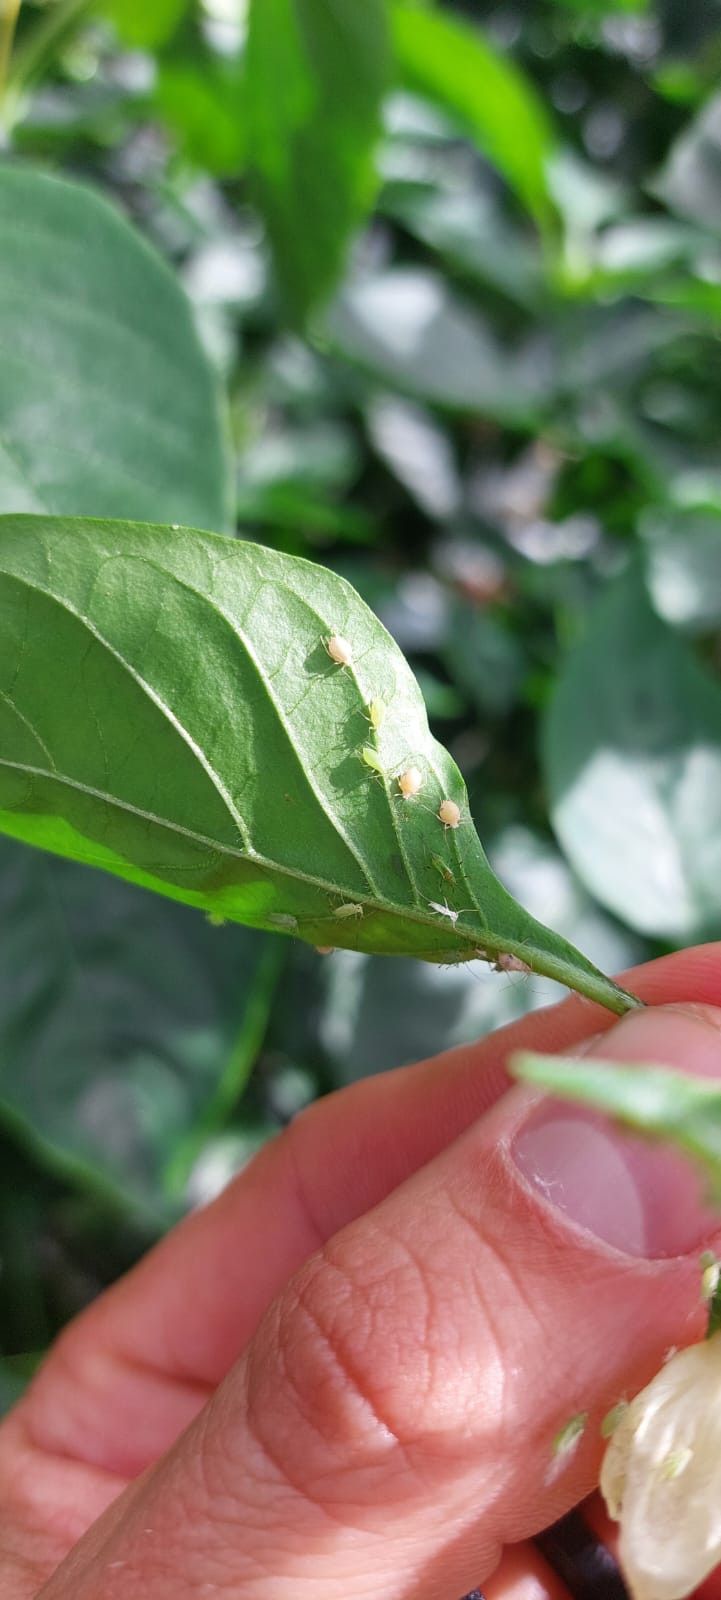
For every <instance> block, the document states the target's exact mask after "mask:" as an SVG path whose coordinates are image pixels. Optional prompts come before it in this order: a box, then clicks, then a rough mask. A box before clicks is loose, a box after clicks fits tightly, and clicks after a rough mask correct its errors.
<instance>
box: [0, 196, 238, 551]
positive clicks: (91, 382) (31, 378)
mask: <svg viewBox="0 0 721 1600" xmlns="http://www.w3.org/2000/svg"><path fill="white" fill-rule="evenodd" d="M0 349H2V376H1V378H0V506H1V507H2V509H3V510H4V511H52V512H61V513H66V514H71V515H75V514H83V513H87V512H90V511H92V512H93V513H94V514H95V515H98V516H133V517H138V518H147V519H149V520H151V519H156V520H162V521H168V522H171V521H183V522H200V523H203V524H206V525H208V526H210V527H217V528H225V527H227V525H228V517H229V499H230V488H229V471H228V462H227V460H226V450H225V442H224V437H223V429H222V426H221V420H220V407H219V399H218V393H217V390H216V385H215V380H214V378H213V376H212V374H211V372H210V369H209V367H208V363H207V360H206V358H205V355H204V354H203V351H202V349H201V346H200V342H199V340H198V337H197V334H196V332H195V330H194V327H193V322H192V317H191V312H190V307H189V305H188V302H187V300H186V299H185V296H184V295H183V293H182V291H181V289H180V288H179V286H178V284H177V283H176V281H175V279H174V277H173V276H172V274H171V273H170V272H169V271H168V268H167V267H166V266H165V265H164V263H163V262H162V261H161V259H160V257H158V256H156V255H155V253H154V252H153V251H152V250H150V249H149V248H148V246H147V245H146V244H145V243H144V242H143V240H142V239H140V238H139V237H138V236H137V235H136V234H135V233H134V232H133V230H132V229H131V228H129V227H128V225H127V223H126V222H124V221H123V219H122V217H121V216H120V215H119V214H118V213H117V212H116V211H115V210H114V209H113V208H112V207H111V206H109V205H108V204H107V203H106V201H105V200H102V199H100V198H99V197H98V196H97V195H96V194H94V193H93V192H92V190H90V189H86V188H82V187H81V186H80V185H79V184H75V183H66V182H64V181H62V180H60V179H58V178H54V177H49V176H48V175H47V174H45V173H42V172H36V171H33V170H28V169H27V168H25V167H15V166H11V165H7V164H6V165H4V166H0Z"/></svg>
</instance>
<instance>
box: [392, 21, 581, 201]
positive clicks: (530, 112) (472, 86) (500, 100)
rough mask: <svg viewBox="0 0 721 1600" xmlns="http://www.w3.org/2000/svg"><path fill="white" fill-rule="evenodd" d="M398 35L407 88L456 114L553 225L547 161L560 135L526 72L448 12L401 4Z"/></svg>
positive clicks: (515, 186)
mask: <svg viewBox="0 0 721 1600" xmlns="http://www.w3.org/2000/svg"><path fill="white" fill-rule="evenodd" d="M393 35H394V39H395V47H396V55H397V58H398V64H399V67H400V71H401V73H402V75H403V77H404V79H405V81H406V83H407V84H408V86H409V87H410V88H412V89H415V90H417V91H419V92H420V93H421V94H424V95H427V96H428V97H429V99H431V100H434V101H436V102H437V103H438V104H439V105H440V106H442V107H443V109H444V110H445V111H450V112H452V113H453V115H454V116H456V117H457V118H458V120H459V122H460V123H461V125H462V126H463V128H464V130H465V131H466V132H467V133H468V134H469V135H470V137H471V138H473V139H475V140H476V141H477V143H478V145H479V146H480V148H481V150H482V151H483V153H484V155H486V156H487V157H488V160H489V161H490V162H492V164H493V165H494V166H495V167H497V169H498V171H499V172H501V173H502V174H503V176H504V177H505V178H506V179H507V181H508V183H509V184H510V185H511V187H512V188H513V189H515V190H516V193H517V194H518V195H519V196H520V198H521V200H523V201H524V203H525V205H526V206H527V207H528V209H529V211H531V212H532V213H533V214H534V216H536V217H537V218H539V219H540V220H548V218H549V217H550V215H551V213H552V210H553V207H552V202H551V199H550V193H549V188H548V182H547V175H546V163H547V161H548V159H549V157H550V155H551V154H552V152H553V149H554V146H555V136H554V132H553V128H552V125H551V122H550V119H549V117H548V114H547V112H546V108H545V106H544V104H543V101H542V100H541V99H540V97H539V96H538V95H537V93H536V90H535V88H534V86H533V84H532V82H531V81H530V79H528V78H526V77H525V75H524V73H523V71H522V69H521V68H520V67H519V66H517V65H516V63H515V62H513V61H511V60H510V59H509V57H508V56H507V55H501V54H500V52H499V51H496V50H494V49H493V47H492V46H491V45H490V44H489V43H488V41H487V40H486V39H485V38H484V36H483V34H482V33H481V32H480V31H479V29H478V28H475V27H472V26H470V25H469V24H468V23H466V22H464V21H462V20H460V19H459V18H457V17H455V16H452V15H451V14H450V13H449V12H447V11H446V12H444V11H435V10H432V9H428V10H426V9H425V7H419V6H415V5H405V4H403V3H397V4H396V5H395V7H394V9H393Z"/></svg>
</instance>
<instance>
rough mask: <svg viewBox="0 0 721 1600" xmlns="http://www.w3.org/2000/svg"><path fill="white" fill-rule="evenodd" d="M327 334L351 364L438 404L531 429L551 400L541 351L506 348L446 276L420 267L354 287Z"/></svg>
mask: <svg viewBox="0 0 721 1600" xmlns="http://www.w3.org/2000/svg"><path fill="white" fill-rule="evenodd" d="M327 328H328V333H329V336H330V339H331V341H332V343H333V345H334V346H335V348H337V349H338V350H339V351H340V352H341V353H342V354H343V355H344V356H345V358H346V359H347V360H351V361H357V362H358V363H359V365H361V366H362V367H364V368H366V369H367V370H369V371H370V372H372V373H373V374H374V375H376V376H377V377H378V378H380V379H382V381H383V383H384V384H386V385H388V386H390V387H394V388H398V389H403V390H406V391H409V392H410V393H411V394H413V395H415V396H417V397H418V398H419V399H421V400H426V401H429V402H433V403H435V404H436V405H441V406H446V407H448V408H449V409H452V410H457V411H476V412H479V413H480V414H481V415H484V416H490V417H498V418H502V419H503V420H505V421H508V422H513V423H518V424H520V423H526V424H528V425H530V424H531V421H532V420H533V419H534V418H535V417H536V416H537V414H538V411H539V408H540V407H541V405H542V404H543V402H544V401H545V399H546V398H547V390H548V376H549V375H548V371H547V367H546V364H545V362H544V358H543V351H542V350H539V349H538V348H537V347H534V348H533V349H532V350H531V349H523V348H522V349H521V350H520V351H519V352H516V351H513V350H505V349H504V348H503V347H502V346H501V345H500V344H499V342H498V340H497V339H496V338H495V336H494V334H493V333H492V332H491V329H490V328H489V327H488V326H487V324H486V323H485V322H484V321H483V319H482V318H481V317H480V316H479V315H478V314H477V313H476V312H475V311H473V310H472V309H471V308H470V307H469V306H467V305H466V304H465V303H464V302H463V301H462V300H461V299H460V298H459V297H457V296H455V295H454V294H453V292H452V290H451V289H449V287H448V285H447V284H446V283H445V282H444V280H443V278H441V277H440V276H438V275H437V274H436V273H433V272H429V271H427V270H426V269H424V268H421V267H417V268H413V267H397V268H395V269H394V270H392V271H389V272H383V273H379V274H377V275H376V276H374V277H370V278H366V279H362V280H359V281H357V282H355V283H351V284H349V285H348V286H347V287H346V288H345V289H344V291H343V293H342V294H341V295H340V297H339V298H338V300H337V301H336V302H335V304H334V305H333V307H332V308H331V310H330V312H329V314H328V317H327Z"/></svg>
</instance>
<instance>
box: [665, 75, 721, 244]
mask: <svg viewBox="0 0 721 1600" xmlns="http://www.w3.org/2000/svg"><path fill="white" fill-rule="evenodd" d="M654 190H655V192H656V194H659V195H660V196H661V198H662V199H663V200H665V202H666V204H667V205H668V206H670V207H671V209H672V210H673V211H678V212H680V214H681V216H683V217H690V218H692V220H693V221H694V222H698V223H701V224H702V226H704V227H707V228H715V229H716V230H717V231H718V230H719V229H721V94H717V95H715V96H714V97H713V99H711V100H709V101H708V102H707V104H706V105H705V106H704V107H703V109H702V110H701V111H700V112H699V113H698V116H696V117H695V118H694V119H693V121H692V122H691V123H690V124H689V125H688V127H686V128H684V130H683V132H682V133H681V134H679V137H678V138H677V140H676V142H675V144H673V145H672V147H671V151H670V153H669V156H668V159H667V161H666V163H665V165H664V167H663V170H662V172H661V173H660V175H659V177H658V178H657V179H656V182H655V184H654Z"/></svg>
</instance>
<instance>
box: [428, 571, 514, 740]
mask: <svg viewBox="0 0 721 1600" xmlns="http://www.w3.org/2000/svg"><path fill="white" fill-rule="evenodd" d="M449 623H450V625H449V630H448V640H447V643H446V646H445V650H444V659H445V663H446V666H447V668H448V671H449V673H450V674H451V677H452V678H453V679H454V681H455V682H456V683H457V684H459V685H460V687H461V688H462V689H464V690H465V692H466V694H467V695H468V698H469V700H470V701H471V704H472V705H474V706H475V707H476V708H477V709H478V710H479V711H480V713H481V715H482V716H484V717H486V716H489V715H490V716H493V717H501V716H505V715H507V714H508V712H509V711H510V710H511V708H512V706H514V705H516V703H517V701H518V699H519V696H520V693H521V688H522V685H523V680H524V678H525V676H526V673H527V671H528V661H527V656H526V651H525V649H524V646H523V640H522V637H521V636H520V635H519V634H516V633H514V632H513V630H512V629H511V628H510V627H509V626H508V623H507V622H506V621H505V620H504V618H503V617H502V616H501V615H499V614H498V613H496V612H493V611H489V610H487V609H485V608H484V609H479V607H478V606H474V605H469V604H468V603H467V602H466V601H463V600H457V601H456V603H455V605H454V607H453V609H452V611H451V615H450V619H449Z"/></svg>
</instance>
